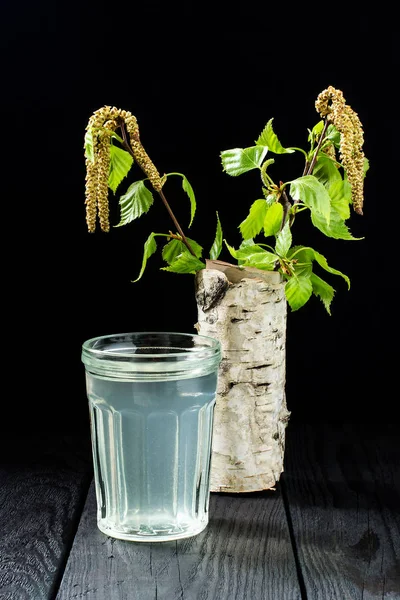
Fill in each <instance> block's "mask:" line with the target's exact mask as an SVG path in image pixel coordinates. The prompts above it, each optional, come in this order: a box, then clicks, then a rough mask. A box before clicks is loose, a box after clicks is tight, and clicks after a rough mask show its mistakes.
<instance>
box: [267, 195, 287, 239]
mask: <svg viewBox="0 0 400 600" xmlns="http://www.w3.org/2000/svg"><path fill="white" fill-rule="evenodd" d="M282 219H283V206H282V204H281V203H280V202H274V204H271V206H269V207H268V210H267V212H266V215H265V219H264V235H265V237H268V236H269V235H275V234H276V233H278V231H279V230H280V228H281V225H282Z"/></svg>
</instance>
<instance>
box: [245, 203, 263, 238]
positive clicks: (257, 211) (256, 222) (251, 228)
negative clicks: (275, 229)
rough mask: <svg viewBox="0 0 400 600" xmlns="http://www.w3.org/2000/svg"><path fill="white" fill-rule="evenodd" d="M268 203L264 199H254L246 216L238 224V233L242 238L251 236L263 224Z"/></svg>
mask: <svg viewBox="0 0 400 600" xmlns="http://www.w3.org/2000/svg"><path fill="white" fill-rule="evenodd" d="M267 210H268V204H267V202H266V201H265V200H256V201H255V202H253V204H252V205H251V207H250V212H249V214H248V216H247V217H246V218H245V220H244V221H242V222H241V223H240V225H239V229H240V233H241V234H242V236H243V239H244V240H247V239H250V238H253V237H254V236H256V235H257V234H258V233H260V231H261V229H262V228H263V226H264V219H265V215H266V213H267Z"/></svg>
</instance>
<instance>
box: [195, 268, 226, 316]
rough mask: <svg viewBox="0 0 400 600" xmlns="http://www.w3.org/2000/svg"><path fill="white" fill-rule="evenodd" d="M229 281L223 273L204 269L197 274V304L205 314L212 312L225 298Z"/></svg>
mask: <svg viewBox="0 0 400 600" xmlns="http://www.w3.org/2000/svg"><path fill="white" fill-rule="evenodd" d="M228 287H229V281H228V279H227V277H226V275H224V273H222V272H221V271H217V270H215V269H203V270H201V271H199V272H198V273H196V279H195V294H196V302H197V304H198V305H199V306H200V307H201V309H202V310H203V312H206V311H208V310H210V308H212V307H213V306H215V305H216V304H218V302H219V301H220V300H221V299H222V298H223V297H224V296H225V292H226V290H227V289H228Z"/></svg>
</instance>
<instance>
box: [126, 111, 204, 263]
mask: <svg viewBox="0 0 400 600" xmlns="http://www.w3.org/2000/svg"><path fill="white" fill-rule="evenodd" d="M119 126H120V128H121V132H122V138H123V140H124V143H123V146H124V147H125V149H126V151H127V152H129V154H130V155H131V156H132V157H133V158H134V159H135V160H136V157H135V154H134V152H133V150H132V148H131V147H130V145H129V142H128V138H127V135H126V131H125V127H124V122H123V121H122V119H121V120H120V122H119ZM139 166H140V165H139ZM142 171H143V169H142ZM143 172H144V171H143ZM145 175H147V173H145ZM150 183H151V182H150ZM156 191H157V193H158V195H159V196H160V198H161V200H162V202H163V204H164V206H165V208H166V209H167V211H168V214H169V216H170V217H171V219H172V221H173V223H174V225H175V227H176V229H177V231H178V233H179V235H180V236H181V238H182V242H183V243H184V244H185V246H186V248H187V249H188V250H189V252H190V254H191V255H192V256H196V254H195V253H194V251H193V250H192V248H191V246H190V244H189V242H188V241H187V239H186V236H185V234H184V233H183V230H182V227H181V226H180V225H179V223H178V219H177V218H176V217H175V215H174V213H173V211H172V208H171V207H170V205H169V203H168V201H167V199H166V197H165V195H164V192H163V191H162V190H156Z"/></svg>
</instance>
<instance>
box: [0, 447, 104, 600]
mask: <svg viewBox="0 0 400 600" xmlns="http://www.w3.org/2000/svg"><path fill="white" fill-rule="evenodd" d="M91 477H92V465H91V462H90V446H88V444H87V441H85V440H83V439H81V438H79V439H75V438H72V437H65V436H61V437H57V438H54V436H53V437H44V436H42V437H40V438H39V439H37V438H32V439H28V438H24V439H18V438H13V439H12V440H8V442H7V443H5V440H4V439H3V443H2V452H1V463H0V524H1V526H0V599H1V600H25V599H26V600H42V599H43V600H44V599H46V600H47V599H53V598H54V596H55V594H56V590H57V588H58V585H59V581H60V579H61V576H62V572H63V568H64V564H65V562H66V556H67V553H68V551H69V549H70V547H71V545H72V541H73V537H74V534H75V531H76V527H77V522H78V520H79V517H80V512H81V510H82V505H83V503H84V499H85V496H86V493H87V489H88V485H89V483H90V480H91Z"/></svg>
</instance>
